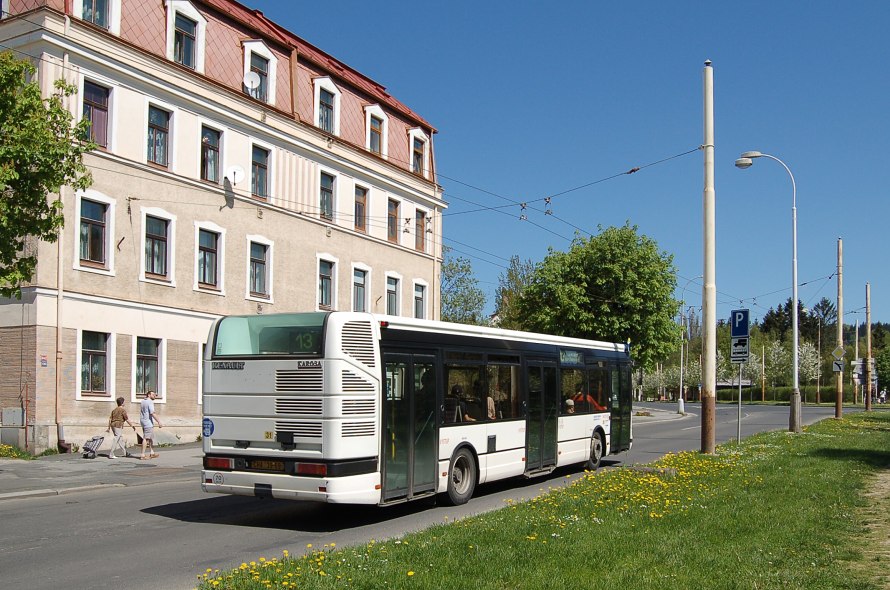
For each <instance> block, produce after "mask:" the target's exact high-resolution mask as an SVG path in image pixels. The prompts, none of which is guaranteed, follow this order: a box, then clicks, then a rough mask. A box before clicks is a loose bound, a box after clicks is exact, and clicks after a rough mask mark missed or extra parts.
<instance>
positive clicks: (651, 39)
mask: <svg viewBox="0 0 890 590" xmlns="http://www.w3.org/2000/svg"><path fill="white" fill-rule="evenodd" d="M245 4H246V5H247V6H249V7H251V8H257V9H260V10H262V11H263V12H264V13H265V14H266V15H267V16H268V17H270V18H271V19H273V20H275V21H276V22H278V23H279V24H281V25H283V26H285V27H287V28H288V29H290V30H291V31H293V32H294V33H296V34H297V35H299V36H300V37H303V38H304V39H306V40H307V41H309V42H311V43H313V44H315V45H316V46H318V47H320V48H321V49H323V50H325V51H326V52H328V53H330V54H331V55H334V56H335V57H337V58H338V59H340V60H341V61H343V62H345V63H347V64H349V65H350V66H352V67H354V68H356V69H358V70H359V71H361V72H363V73H364V74H366V75H368V76H370V77H371V78H373V79H375V80H376V81H378V82H380V83H381V84H383V85H384V86H386V87H387V89H388V90H389V91H390V92H391V93H392V94H393V95H394V96H396V97H397V98H398V99H400V100H401V101H402V102H404V103H406V104H407V105H408V106H410V107H411V108H412V109H414V110H415V111H417V112H418V113H420V114H421V115H422V116H424V117H425V118H426V119H427V120H428V121H430V122H431V123H432V124H433V125H434V126H435V127H436V128H437V129H438V130H439V133H438V135H437V136H436V137H435V149H436V156H437V166H438V172H439V175H440V176H439V181H440V183H441V184H442V185H443V187H444V189H445V199H446V201H447V202H448V204H449V208H448V210H447V211H446V215H445V219H444V227H445V230H444V243H445V244H446V245H448V246H451V247H452V248H454V250H455V253H456V255H459V256H462V257H464V258H468V259H470V261H471V262H472V266H473V271H474V274H475V275H476V277H477V278H478V280H479V284H480V287H482V288H483V289H484V290H485V291H486V293H487V294H488V298H489V301H488V305H487V311H491V310H492V309H493V307H494V293H495V289H496V286H497V282H498V277H499V276H500V274H501V273H502V272H503V270H504V268H505V267H506V265H507V260H508V259H509V258H510V256H513V255H519V256H520V257H521V258H523V259H531V260H534V261H540V260H541V259H542V258H543V257H544V256H545V255H546V254H547V251H548V248H551V247H552V248H555V249H557V250H566V249H567V248H568V246H569V243H570V239H571V237H572V236H573V234H574V232H575V231H576V229H575V228H576V227H577V228H580V229H581V230H584V231H586V232H593V233H596V232H597V227H598V226H600V225H602V226H604V227H607V226H611V225H622V224H623V223H624V222H625V221H629V222H630V223H631V224H634V225H637V226H638V227H639V231H640V233H642V234H645V235H647V236H649V237H651V238H653V239H654V240H655V241H656V242H657V243H658V245H659V247H660V248H661V249H662V250H665V251H666V252H668V253H670V254H672V255H673V256H674V262H675V264H676V267H677V270H678V274H679V279H678V288H677V298H678V299H685V301H686V302H687V305H694V306H696V307H698V306H700V305H701V286H700V285H701V282H700V280H699V279H698V278H697V277H699V276H700V275H701V274H702V268H703V261H702V260H703V255H702V188H703V183H704V180H703V158H702V153H701V152H700V151H694V152H693V153H691V154H687V155H684V156H681V157H677V158H673V159H669V160H667V161H664V162H661V163H659V164H657V165H652V166H648V167H647V165H649V164H653V163H655V162H659V161H662V160H665V159H667V158H671V157H673V156H677V155H678V154H683V153H685V152H688V151H690V150H695V149H696V148H697V147H698V146H699V145H700V144H701V143H702V67H703V63H704V61H705V60H706V59H710V60H711V61H712V62H713V66H714V80H715V82H714V87H715V92H714V94H715V112H716V115H715V128H716V141H715V143H716V160H715V164H716V166H715V188H716V196H717V290H718V311H717V316H718V318H728V316H729V312H730V310H731V309H735V308H738V307H747V308H750V309H751V315H752V319H755V318H761V317H762V316H763V314H764V313H766V311H767V310H768V309H769V308H770V307H775V306H776V305H778V304H779V303H782V302H784V301H785V300H786V299H787V298H789V297H790V296H791V182H790V179H789V177H788V175H787V173H786V172H785V170H784V169H783V168H782V167H781V166H780V165H779V164H778V163H777V162H773V161H769V160H765V159H760V160H758V161H756V162H755V164H754V166H753V167H752V168H750V169H748V170H744V171H743V170H739V169H737V168H735V167H734V165H733V163H734V160H735V159H736V158H737V157H738V156H739V154H740V153H741V152H743V151H746V150H759V151H762V152H766V153H770V154H773V155H775V156H777V157H779V158H781V159H782V160H784V161H785V163H786V164H787V165H788V166H789V167H790V169H791V171H792V172H793V174H794V177H795V180H796V181H797V205H798V267H799V270H798V275H799V283H800V284H801V286H800V289H799V291H800V293H799V295H800V299H801V300H802V301H803V302H804V305H806V306H812V305H813V304H815V303H816V302H817V301H818V300H819V299H820V298H822V297H827V298H829V299H830V300H832V301H835V300H836V296H837V283H836V277H835V276H834V275H835V270H836V252H837V238H838V237H842V238H843V243H844V300H845V303H844V308H845V311H847V312H848V313H847V314H846V316H845V321H846V323H848V324H852V323H855V321H856V319H857V318H858V319H859V320H860V323H864V321H865V314H864V306H865V284H866V282H870V283H871V305H872V321H884V322H887V321H890V265H888V263H887V255H888V254H890V247H888V240H890V236H888V231H887V228H888V223H890V198H888V197H890V195H888V192H890V182H888V180H890V179H888V175H890V165H888V161H890V117H888V111H890V68H888V67H887V64H888V63H890V44H888V43H887V40H886V36H887V31H888V30H890V2H886V1H878V0H875V1H865V2H855V3H853V4H844V3H838V2H836V1H831V2H829V1H824V0H817V1H807V2H775V1H774V0H772V1H751V2H743V3H738V2H712V1H711V2H683V1H680V2H660V1H659V2H656V1H641V2H633V3H628V2H594V1H576V0H571V1H564V2H555V3H554V2H546V3H545V2H532V1H526V0H513V1H496V2H479V1H474V2H469V1H466V0H449V1H448V2H436V3H425V2H421V3H417V2H403V1H401V0H398V1H396V0H388V1H387V2H379V3H373V4H368V3H367V2H358V1H334V2H328V3H326V4H318V3H317V2H305V1H302V0H300V1H299V2H297V1H294V2H291V1H283V0H246V1H245ZM638 166H639V167H641V168H642V169H641V170H640V171H639V172H637V173H635V174H632V175H620V173H622V172H625V171H627V170H629V169H631V168H633V167H638ZM616 174H619V175H620V176H618V177H617V178H612V179H610V180H604V179H607V178H610V177H613V176H614V175H616ZM597 181H602V182H597ZM591 183H596V184H591ZM583 185H589V186H587V187H586V188H581V189H579V190H574V191H572V192H568V193H565V194H562V195H560V196H556V197H554V198H553V199H552V204H551V205H550V209H551V210H552V212H553V214H552V215H545V214H544V213H543V212H542V210H543V208H544V204H543V203H540V202H538V203H535V204H534V205H530V207H529V209H528V210H527V211H525V212H524V213H525V214H526V215H527V216H528V220H527V221H521V220H520V215H521V213H522V212H521V211H520V209H519V207H518V206H510V207H505V208H501V209H499V210H498V211H493V210H490V209H487V208H490V207H500V206H503V205H510V204H511V202H518V201H533V200H536V199H541V198H544V197H546V196H548V195H556V194H558V193H563V192H564V191H567V190H569V189H572V188H575V187H580V186H583ZM480 209H481V210H480ZM573 226H574V227H573ZM829 277H831V278H829ZM690 279H692V280H691V281H690ZM686 285H688V288H687V289H685V292H684V291H683V289H684V287H685V286H686ZM851 311H858V313H849V312H851Z"/></svg>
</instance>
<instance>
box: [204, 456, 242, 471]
mask: <svg viewBox="0 0 890 590" xmlns="http://www.w3.org/2000/svg"><path fill="white" fill-rule="evenodd" d="M204 466H205V467H206V468H207V469H234V468H235V460H234V459H228V458H226V457H207V458H206V459H204Z"/></svg>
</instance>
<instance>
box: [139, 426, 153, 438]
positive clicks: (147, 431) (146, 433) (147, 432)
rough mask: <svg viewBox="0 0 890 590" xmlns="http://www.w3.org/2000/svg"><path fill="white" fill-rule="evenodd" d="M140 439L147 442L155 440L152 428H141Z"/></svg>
mask: <svg viewBox="0 0 890 590" xmlns="http://www.w3.org/2000/svg"><path fill="white" fill-rule="evenodd" d="M142 438H145V439H148V440H154V439H155V429H154V426H143V427H142Z"/></svg>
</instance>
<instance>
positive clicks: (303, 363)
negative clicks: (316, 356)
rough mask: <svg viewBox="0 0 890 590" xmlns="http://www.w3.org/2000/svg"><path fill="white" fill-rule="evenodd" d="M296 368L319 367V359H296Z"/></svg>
mask: <svg viewBox="0 0 890 590" xmlns="http://www.w3.org/2000/svg"><path fill="white" fill-rule="evenodd" d="M297 368H298V369H320V368H321V361H297Z"/></svg>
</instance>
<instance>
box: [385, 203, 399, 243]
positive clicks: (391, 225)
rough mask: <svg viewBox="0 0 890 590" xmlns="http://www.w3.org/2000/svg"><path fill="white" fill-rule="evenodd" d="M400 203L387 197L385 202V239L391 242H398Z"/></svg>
mask: <svg viewBox="0 0 890 590" xmlns="http://www.w3.org/2000/svg"><path fill="white" fill-rule="evenodd" d="M400 205H401V204H400V203H399V202H398V201H397V200H395V199H389V200H388V201H387V204H386V239H387V240H389V241H390V242H392V243H393V244H398V243H399V211H400V210H401V207H400Z"/></svg>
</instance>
